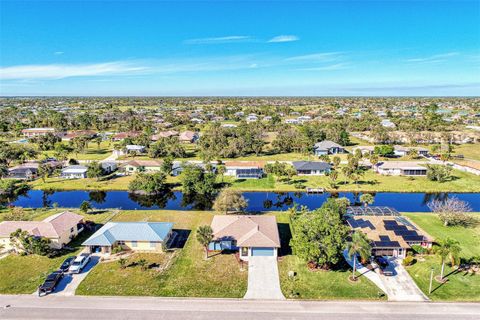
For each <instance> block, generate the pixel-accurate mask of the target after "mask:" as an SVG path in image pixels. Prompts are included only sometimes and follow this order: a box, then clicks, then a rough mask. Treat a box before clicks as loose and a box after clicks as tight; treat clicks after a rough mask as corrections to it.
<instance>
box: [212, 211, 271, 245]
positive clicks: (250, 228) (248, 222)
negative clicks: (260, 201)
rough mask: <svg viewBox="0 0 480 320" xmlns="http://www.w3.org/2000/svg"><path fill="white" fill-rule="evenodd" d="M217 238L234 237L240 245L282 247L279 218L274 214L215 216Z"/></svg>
mask: <svg viewBox="0 0 480 320" xmlns="http://www.w3.org/2000/svg"><path fill="white" fill-rule="evenodd" d="M212 230H213V235H214V239H215V240H221V239H234V240H236V241H237V246H239V247H276V248H279V247H280V236H279V234H278V227H277V219H276V218H275V217H274V216H261V215H249V216H243V215H238V216H219V215H217V216H214V217H213V220H212Z"/></svg>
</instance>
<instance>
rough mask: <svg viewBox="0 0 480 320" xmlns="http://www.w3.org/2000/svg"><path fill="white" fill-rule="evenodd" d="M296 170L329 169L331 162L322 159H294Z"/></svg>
mask: <svg viewBox="0 0 480 320" xmlns="http://www.w3.org/2000/svg"><path fill="white" fill-rule="evenodd" d="M292 164H293V166H294V167H295V169H296V170H322V171H324V170H329V169H330V168H331V166H330V164H329V163H326V162H321V161H294V162H292Z"/></svg>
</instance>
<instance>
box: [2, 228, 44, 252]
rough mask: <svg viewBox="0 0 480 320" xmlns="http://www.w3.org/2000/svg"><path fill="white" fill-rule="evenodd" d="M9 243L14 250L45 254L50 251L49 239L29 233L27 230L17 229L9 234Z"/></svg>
mask: <svg viewBox="0 0 480 320" xmlns="http://www.w3.org/2000/svg"><path fill="white" fill-rule="evenodd" d="M10 243H11V244H12V246H13V248H14V249H15V251H16V252H23V253H25V254H38V255H41V256H45V255H47V254H48V253H50V251H51V250H50V240H49V239H47V238H44V237H37V236H32V235H30V234H29V233H28V232H27V231H23V230H21V229H17V230H16V231H14V232H12V233H11V234H10Z"/></svg>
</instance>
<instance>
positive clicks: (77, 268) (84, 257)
mask: <svg viewBox="0 0 480 320" xmlns="http://www.w3.org/2000/svg"><path fill="white" fill-rule="evenodd" d="M89 261H90V255H89V254H88V253H82V254H81V255H79V256H78V257H76V258H75V260H73V263H72V265H71V266H70V268H68V271H70V272H71V273H80V272H82V270H83V268H85V266H86V265H87V264H88V262H89Z"/></svg>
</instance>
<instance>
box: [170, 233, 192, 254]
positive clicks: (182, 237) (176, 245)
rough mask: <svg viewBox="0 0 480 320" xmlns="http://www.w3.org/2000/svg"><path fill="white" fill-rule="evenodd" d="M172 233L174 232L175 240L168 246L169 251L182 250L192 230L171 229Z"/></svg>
mask: <svg viewBox="0 0 480 320" xmlns="http://www.w3.org/2000/svg"><path fill="white" fill-rule="evenodd" d="M173 232H175V233H176V234H177V236H176V237H175V240H174V241H173V242H172V243H171V244H170V246H169V249H183V247H185V243H186V242H187V240H188V237H189V236H190V233H191V232H192V230H187V229H173Z"/></svg>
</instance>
